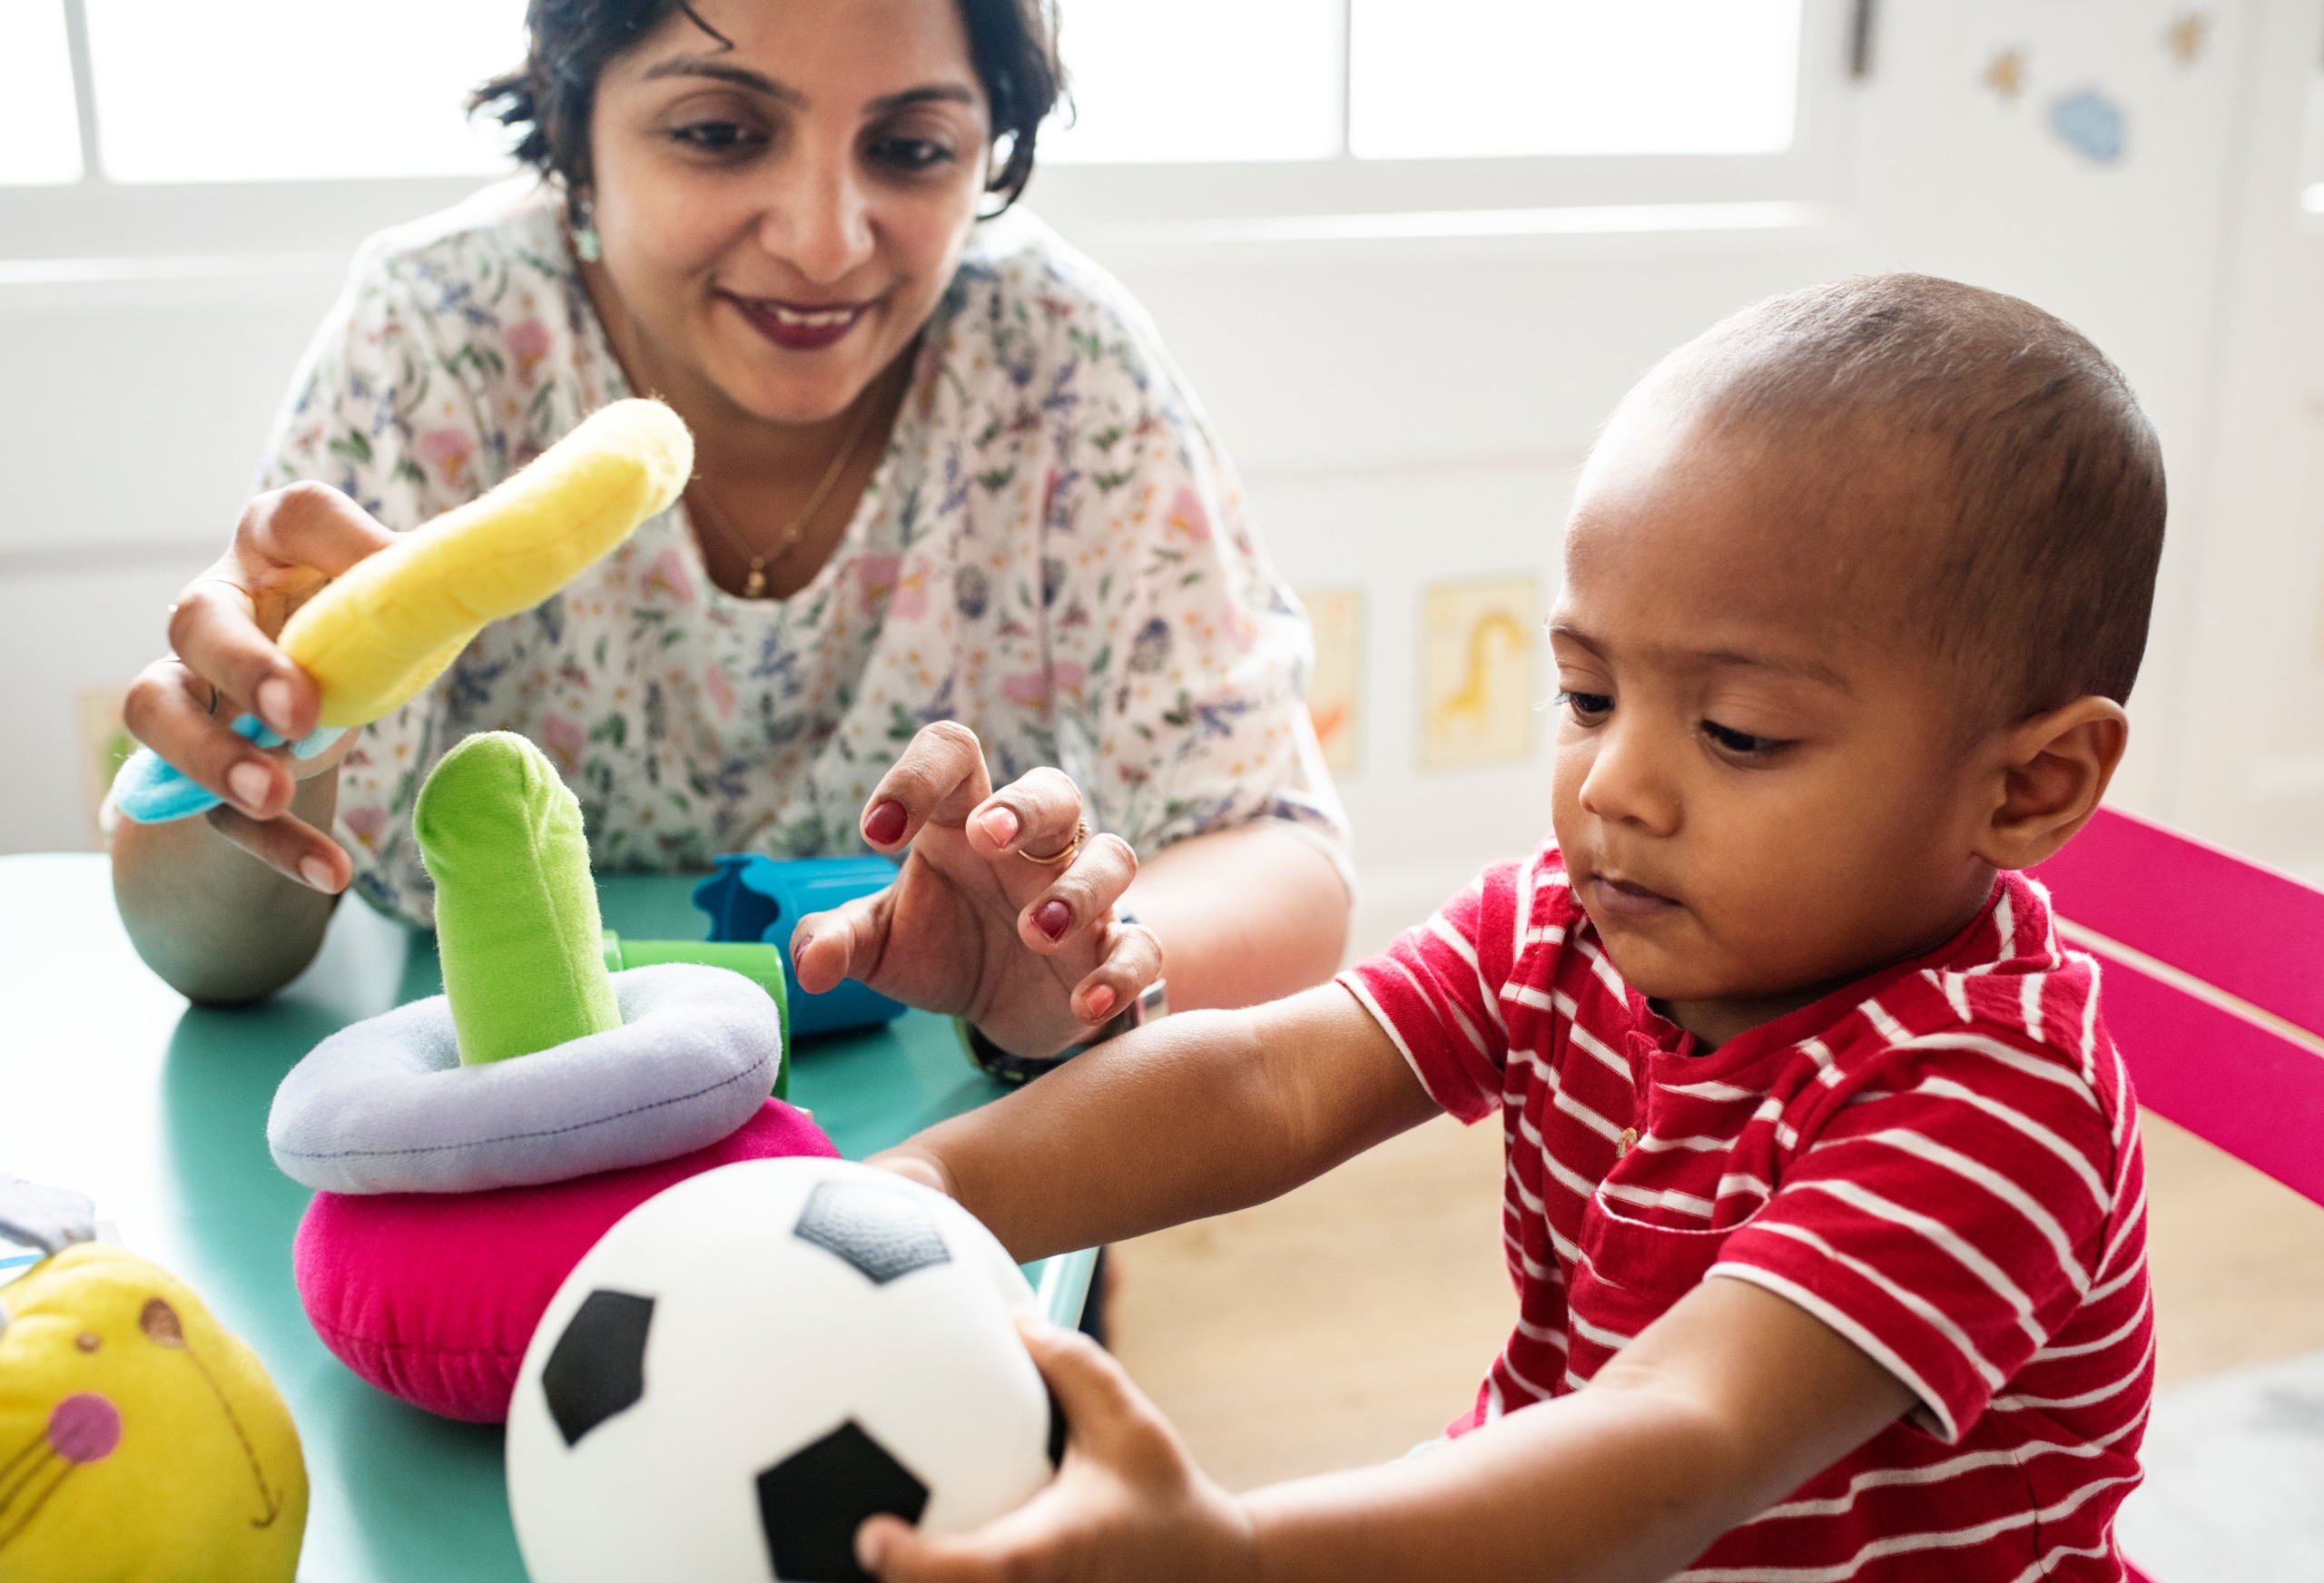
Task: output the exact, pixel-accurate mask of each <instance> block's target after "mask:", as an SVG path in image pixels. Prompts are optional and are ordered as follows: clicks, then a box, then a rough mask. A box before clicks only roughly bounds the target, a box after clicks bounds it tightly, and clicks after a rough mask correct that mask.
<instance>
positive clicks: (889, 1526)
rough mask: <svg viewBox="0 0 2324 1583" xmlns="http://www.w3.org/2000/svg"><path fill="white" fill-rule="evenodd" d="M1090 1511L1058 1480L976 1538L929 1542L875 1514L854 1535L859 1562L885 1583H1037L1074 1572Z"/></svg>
mask: <svg viewBox="0 0 2324 1583" xmlns="http://www.w3.org/2000/svg"><path fill="white" fill-rule="evenodd" d="M1088 1516H1089V1514H1088V1509H1087V1507H1086V1505H1085V1504H1084V1503H1083V1501H1082V1499H1080V1498H1078V1497H1076V1496H1072V1495H1068V1494H1066V1493H1064V1492H1063V1488H1062V1486H1061V1485H1060V1484H1059V1482H1055V1481H1053V1482H1051V1483H1049V1485H1047V1486H1046V1487H1044V1488H1043V1489H1042V1490H1040V1491H1039V1493H1038V1494H1036V1495H1035V1496H1034V1497H1033V1498H1032V1499H1030V1500H1028V1501H1027V1502H1025V1504H1024V1505H1022V1506H1020V1507H1018V1508H1017V1509H1015V1510H1014V1511H1008V1512H1004V1513H1002V1514H1001V1515H1000V1516H999V1517H997V1518H995V1519H992V1520H991V1521H990V1522H989V1523H987V1524H985V1525H984V1527H982V1528H980V1529H976V1530H975V1531H974V1532H972V1533H964V1534H955V1535H953V1536H952V1537H951V1538H950V1539H930V1538H929V1537H928V1536H927V1535H925V1534H922V1533H921V1532H920V1531H919V1530H918V1529H913V1528H910V1527H908V1526H906V1525H905V1524H904V1522H903V1521H902V1520H901V1519H898V1518H893V1517H872V1518H867V1519H864V1522H863V1526H862V1527H861V1528H859V1529H856V1530H855V1558H856V1562H857V1564H858V1565H859V1566H861V1567H862V1568H863V1569H864V1570H865V1571H867V1572H871V1573H873V1574H875V1575H876V1576H878V1577H879V1578H881V1580H882V1583H1036V1580H1038V1579H1041V1578H1065V1577H1070V1576H1073V1575H1074V1569H1073V1568H1072V1566H1071V1565H1070V1563H1069V1559H1068V1558H1069V1557H1070V1555H1071V1554H1072V1553H1073V1552H1074V1551H1076V1550H1078V1549H1080V1548H1081V1545H1080V1543H1079V1542H1078V1541H1079V1540H1080V1539H1082V1538H1084V1537H1086V1535H1087V1533H1088Z"/></svg>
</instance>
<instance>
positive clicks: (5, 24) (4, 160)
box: [0, 0, 81, 187]
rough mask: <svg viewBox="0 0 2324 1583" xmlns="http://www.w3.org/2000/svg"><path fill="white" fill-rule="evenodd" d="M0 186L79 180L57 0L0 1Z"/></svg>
mask: <svg viewBox="0 0 2324 1583" xmlns="http://www.w3.org/2000/svg"><path fill="white" fill-rule="evenodd" d="M0 38H5V39H6V40H7V41H8V43H7V47H6V48H5V49H0V186H10V187H31V186H45V185H48V184H50V183H53V182H77V181H79V180H80V179H81V123H80V117H79V113H78V112H77V110H76V109H75V107H74V98H73V51H72V46H71V44H70V42H69V41H68V39H67V37H66V34H65V31H64V7H63V6H62V5H58V4H57V0H0Z"/></svg>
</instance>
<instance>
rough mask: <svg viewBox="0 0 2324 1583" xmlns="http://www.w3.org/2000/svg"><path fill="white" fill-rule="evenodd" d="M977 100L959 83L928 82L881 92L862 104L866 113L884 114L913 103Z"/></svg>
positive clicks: (970, 102) (949, 102) (965, 102)
mask: <svg viewBox="0 0 2324 1583" xmlns="http://www.w3.org/2000/svg"><path fill="white" fill-rule="evenodd" d="M976 102H977V96H976V94H975V93H973V92H972V91H970V89H969V88H968V87H966V86H965V85H963V84H959V83H930V84H925V85H924V86H921V87H918V88H906V89H905V90H904V91H903V92H902V93H883V94H881V96H880V97H879V98H877V99H874V100H872V101H871V102H869V103H866V104H865V105H864V106H863V113H864V114H866V115H885V114H887V113H889V112H891V111H894V110H902V109H905V108H907V107H908V106H911V105H913V104H969V105H973V104H974V103H976Z"/></svg>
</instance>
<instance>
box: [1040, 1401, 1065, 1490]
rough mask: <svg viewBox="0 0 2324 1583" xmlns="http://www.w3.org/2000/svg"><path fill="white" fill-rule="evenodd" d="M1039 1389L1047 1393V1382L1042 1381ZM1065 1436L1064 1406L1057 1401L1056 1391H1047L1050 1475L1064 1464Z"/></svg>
mask: <svg viewBox="0 0 2324 1583" xmlns="http://www.w3.org/2000/svg"><path fill="white" fill-rule="evenodd" d="M1041 1389H1042V1390H1044V1391H1049V1385H1048V1383H1047V1381H1044V1382H1043V1383H1042V1386H1041ZM1065 1436H1066V1423H1065V1405H1064V1403H1062V1402H1060V1401H1058V1399H1057V1392H1056V1391H1049V1471H1051V1472H1052V1473H1054V1472H1055V1471H1057V1470H1058V1469H1059V1467H1061V1466H1062V1465H1063V1464H1064V1462H1065Z"/></svg>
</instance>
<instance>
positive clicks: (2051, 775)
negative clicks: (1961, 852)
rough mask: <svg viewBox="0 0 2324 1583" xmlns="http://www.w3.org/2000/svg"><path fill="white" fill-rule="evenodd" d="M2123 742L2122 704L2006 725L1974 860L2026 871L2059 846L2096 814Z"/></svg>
mask: <svg viewBox="0 0 2324 1583" xmlns="http://www.w3.org/2000/svg"><path fill="white" fill-rule="evenodd" d="M2130 740H2131V721H2130V716H2129V715H2127V714H2125V713H2122V705H2121V704H2119V703H2115V702H2114V701H2113V700H2112V699H2111V698H2100V697H2095V696H2092V697H2086V698H2077V699H2075V700H2074V701H2073V703H2069V704H2066V705H2065V706H2064V707H2063V708H2061V709H2053V710H2051V711H2050V712H2049V713H2046V714H2037V715H2035V716H2034V717H2033V719H2031V720H2029V721H2026V722H2024V723H2023V724H2020V725H2016V726H2014V727H2012V728H2011V729H2010V730H2009V731H2008V732H2007V733H2004V735H2003V737H2002V738H2001V741H2000V743H1999V752H1998V755H1997V756H1998V758H1999V762H1998V763H1997V764H1996V765H1995V766H1994V768H1995V771H1996V772H1997V774H1998V775H1999V777H2000V785H1999V795H1998V797H1997V798H1996V799H1995V801H1994V806H1993V810H1992V811H1991V813H1990V814H1989V815H1988V817H1987V819H1986V821H1985V822H1984V828H1983V829H1982V830H1981V831H1979V840H1978V841H1977V843H1976V850H1977V855H1978V856H1979V857H1981V858H1983V859H1984V860H1985V861H1987V862H1989V863H1991V864H1992V865H1993V866H1994V868H1996V869H2030V868H2032V867H2033V865H2034V864H2036V863H2038V862H2040V861H2042V860H2043V859H2044V858H2046V857H2048V856H2050V854H2052V853H2053V852H2054V851H2056V850H2058V849H2059V848H2060V847H2062V846H2063V845H2065V844H2066V841H2067V840H2068V839H2069V838H2070V837H2072V836H2073V832H2074V831H2078V830H2080V829H2081V828H2082V827H2083V824H2085V823H2086V822H2088V821H2089V819H2090V816H2091V815H2092V814H2093V813H2094V812H2095V811H2097V809H2098V802H2099V799H2101V798H2102V797H2103V796H2105V795H2106V784H2107V782H2110V781H2112V779H2113V778H2114V767H2115V766H2116V765H2117V764H2120V763H2121V762H2122V750H2123V749H2124V748H2125V747H2127V746H2128V745H2129V743H2130Z"/></svg>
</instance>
